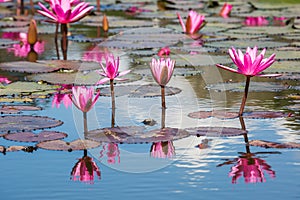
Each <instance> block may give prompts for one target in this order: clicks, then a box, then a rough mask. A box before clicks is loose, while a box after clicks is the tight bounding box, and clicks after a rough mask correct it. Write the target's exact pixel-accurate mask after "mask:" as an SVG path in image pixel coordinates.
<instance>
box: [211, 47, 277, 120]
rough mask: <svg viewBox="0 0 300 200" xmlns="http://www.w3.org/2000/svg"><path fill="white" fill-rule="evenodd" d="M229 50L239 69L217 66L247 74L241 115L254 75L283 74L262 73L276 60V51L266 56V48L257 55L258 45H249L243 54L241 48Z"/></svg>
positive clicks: (269, 75)
mask: <svg viewBox="0 0 300 200" xmlns="http://www.w3.org/2000/svg"><path fill="white" fill-rule="evenodd" d="M228 52H229V56H230V58H231V59H232V61H233V62H234V64H235V65H236V66H237V69H233V68H230V67H227V66H224V65H221V64H216V66H217V67H220V68H222V69H225V70H228V71H230V72H234V73H238V74H242V75H245V76H246V85H245V92H244V97H243V100H242V104H241V107H240V111H239V116H242V115H243V112H244V107H245V103H246V100H247V96H248V89H249V84H250V78H251V77H253V76H260V77H277V76H281V74H261V72H262V71H264V70H265V69H266V68H268V67H270V66H271V65H272V64H273V63H274V62H275V54H274V53H273V54H272V55H271V56H270V57H269V58H264V56H265V53H266V49H263V50H262V52H261V53H260V54H259V55H257V47H256V46H255V47H254V48H253V49H251V48H250V47H248V48H247V50H246V53H245V54H243V53H242V51H241V50H240V49H238V51H236V50H235V48H233V47H232V48H231V49H229V50H228Z"/></svg>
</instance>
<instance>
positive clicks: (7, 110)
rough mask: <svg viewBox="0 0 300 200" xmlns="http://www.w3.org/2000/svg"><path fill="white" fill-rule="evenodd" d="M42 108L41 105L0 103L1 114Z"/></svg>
mask: <svg viewBox="0 0 300 200" xmlns="http://www.w3.org/2000/svg"><path fill="white" fill-rule="evenodd" d="M37 110H42V108H41V107H37V106H29V105H2V106H0V113H1V114H17V113H20V112H22V111H37Z"/></svg>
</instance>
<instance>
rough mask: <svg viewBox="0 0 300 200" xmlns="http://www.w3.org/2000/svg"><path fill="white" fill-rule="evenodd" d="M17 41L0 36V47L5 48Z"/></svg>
mask: <svg viewBox="0 0 300 200" xmlns="http://www.w3.org/2000/svg"><path fill="white" fill-rule="evenodd" d="M17 43H19V42H18V41H13V40H10V39H5V38H0V48H6V47H7V46H10V45H13V44H17Z"/></svg>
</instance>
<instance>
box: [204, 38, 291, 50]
mask: <svg viewBox="0 0 300 200" xmlns="http://www.w3.org/2000/svg"><path fill="white" fill-rule="evenodd" d="M288 45H289V43H287V42H279V41H275V40H227V41H219V42H210V43H205V44H204V47H206V46H207V47H214V48H219V49H221V50H223V51H224V52H227V50H228V49H230V48H231V47H235V48H236V49H246V48H247V47H253V46H263V47H264V48H268V49H272V48H278V47H284V46H288Z"/></svg>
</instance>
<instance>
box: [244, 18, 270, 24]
mask: <svg viewBox="0 0 300 200" xmlns="http://www.w3.org/2000/svg"><path fill="white" fill-rule="evenodd" d="M244 24H245V25H246V26H265V25H268V24H269V21H268V20H267V19H266V18H265V17H263V16H258V17H251V16H248V17H246V19H245V21H244Z"/></svg>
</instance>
